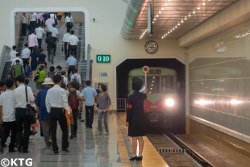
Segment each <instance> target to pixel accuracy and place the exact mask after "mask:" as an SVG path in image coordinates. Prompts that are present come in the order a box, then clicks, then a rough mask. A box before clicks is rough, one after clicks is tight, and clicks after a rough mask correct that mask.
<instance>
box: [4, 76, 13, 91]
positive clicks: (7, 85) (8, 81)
mask: <svg viewBox="0 0 250 167" xmlns="http://www.w3.org/2000/svg"><path fill="white" fill-rule="evenodd" d="M13 84H14V81H13V80H12V79H10V78H9V79H7V80H6V81H5V85H6V87H7V89H11V88H12V86H13Z"/></svg>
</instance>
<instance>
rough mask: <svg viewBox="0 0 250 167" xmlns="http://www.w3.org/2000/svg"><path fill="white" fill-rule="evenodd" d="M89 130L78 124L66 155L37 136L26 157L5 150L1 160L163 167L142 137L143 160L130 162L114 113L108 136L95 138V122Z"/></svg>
mask: <svg viewBox="0 0 250 167" xmlns="http://www.w3.org/2000/svg"><path fill="white" fill-rule="evenodd" d="M96 116H97V115H95V121H94V122H95V124H94V126H93V129H86V128H85V124H84V122H83V123H82V122H79V124H78V125H79V129H78V136H77V138H76V139H73V140H70V146H69V151H70V152H69V153H65V152H61V151H60V150H59V151H60V152H59V154H58V155H54V153H53V152H52V151H49V150H45V149H44V147H45V145H44V142H43V138H42V137H40V134H39V133H37V134H36V135H35V136H32V137H31V138H30V148H29V153H28V154H23V153H8V152H7V151H6V150H7V149H5V152H4V154H0V160H2V159H3V158H15V157H17V158H32V162H33V166H38V167H50V166H51V167H52V166H53V167H54V166H57V167H71V166H72V167H78V166H79V167H130V166H133V167H134V166H141V167H152V166H157V167H163V166H164V167H166V166H168V165H166V164H165V162H164V160H162V158H161V157H160V155H159V154H158V153H157V152H156V150H155V149H154V148H153V146H152V145H151V144H150V143H149V141H148V140H147V139H146V138H145V151H144V154H143V156H144V159H143V161H142V162H136V161H135V162H130V161H129V157H130V151H131V148H129V147H131V143H130V140H129V138H128V137H127V132H126V127H125V124H123V122H122V119H120V116H119V115H117V114H116V113H115V112H113V113H110V115H109V128H110V135H109V136H105V135H97V133H96V131H97V124H96V122H97V120H96V118H97V117H96ZM60 144H61V130H60V129H59V128H58V146H59V148H60Z"/></svg>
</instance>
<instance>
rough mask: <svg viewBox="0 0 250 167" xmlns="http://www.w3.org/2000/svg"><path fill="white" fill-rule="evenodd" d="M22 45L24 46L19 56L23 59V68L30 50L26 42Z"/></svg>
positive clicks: (26, 63)
mask: <svg viewBox="0 0 250 167" xmlns="http://www.w3.org/2000/svg"><path fill="white" fill-rule="evenodd" d="M24 46H25V48H24V49H23V50H22V52H21V57H22V60H23V68H24V69H25V67H26V66H27V65H28V63H29V59H30V53H31V51H30V49H29V47H28V43H25V44H24Z"/></svg>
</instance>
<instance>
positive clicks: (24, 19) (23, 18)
mask: <svg viewBox="0 0 250 167" xmlns="http://www.w3.org/2000/svg"><path fill="white" fill-rule="evenodd" d="M27 23H28V21H27V17H26V13H23V14H22V36H25V35H26V33H27Z"/></svg>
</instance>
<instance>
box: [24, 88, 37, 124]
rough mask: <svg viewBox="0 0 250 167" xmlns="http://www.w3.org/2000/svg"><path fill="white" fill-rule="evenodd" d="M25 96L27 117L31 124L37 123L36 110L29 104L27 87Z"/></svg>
mask: <svg viewBox="0 0 250 167" xmlns="http://www.w3.org/2000/svg"><path fill="white" fill-rule="evenodd" d="M25 94H26V103H27V104H26V112H25V117H26V119H27V121H28V123H30V124H34V123H36V109H35V108H34V107H32V106H31V105H30V104H28V93H27V86H26V85H25Z"/></svg>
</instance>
